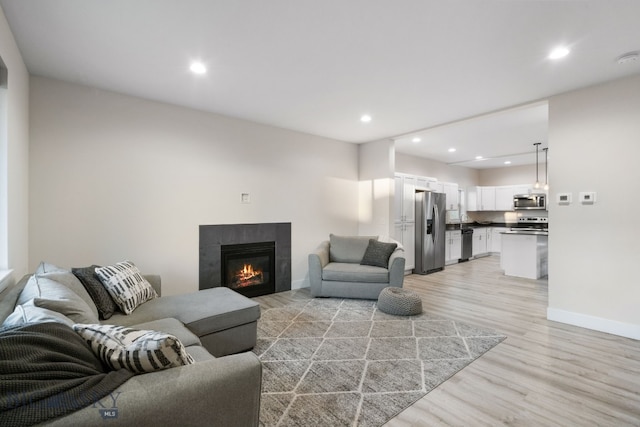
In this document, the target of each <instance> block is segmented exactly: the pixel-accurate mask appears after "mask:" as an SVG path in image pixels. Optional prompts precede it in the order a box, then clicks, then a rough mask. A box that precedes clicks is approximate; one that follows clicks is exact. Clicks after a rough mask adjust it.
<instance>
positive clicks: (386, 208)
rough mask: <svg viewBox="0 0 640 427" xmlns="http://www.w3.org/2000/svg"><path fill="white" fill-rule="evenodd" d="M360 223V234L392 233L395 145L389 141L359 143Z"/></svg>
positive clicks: (381, 234) (378, 234) (387, 234)
mask: <svg viewBox="0 0 640 427" xmlns="http://www.w3.org/2000/svg"><path fill="white" fill-rule="evenodd" d="M358 154H359V162H358V164H359V167H358V170H359V179H360V194H359V197H360V226H359V230H358V234H360V235H361V236H375V235H377V236H390V235H392V234H393V220H394V218H393V206H394V205H393V197H394V190H395V186H394V178H393V174H394V164H395V161H394V159H395V148H394V143H393V141H392V140H390V139H387V140H381V141H373V142H368V143H366V144H360V145H359V146H358Z"/></svg>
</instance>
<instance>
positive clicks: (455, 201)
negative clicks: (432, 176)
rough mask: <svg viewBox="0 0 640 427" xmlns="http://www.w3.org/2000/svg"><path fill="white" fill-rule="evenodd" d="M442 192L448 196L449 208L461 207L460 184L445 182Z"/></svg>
mask: <svg viewBox="0 0 640 427" xmlns="http://www.w3.org/2000/svg"><path fill="white" fill-rule="evenodd" d="M442 190H443V191H442V192H443V193H444V194H445V195H446V196H447V210H448V211H457V210H458V208H459V206H458V205H459V203H460V201H459V198H458V184H455V183H453V182H443V183H442Z"/></svg>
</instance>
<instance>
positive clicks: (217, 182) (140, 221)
mask: <svg viewBox="0 0 640 427" xmlns="http://www.w3.org/2000/svg"><path fill="white" fill-rule="evenodd" d="M31 83H32V85H31V157H30V160H31V164H30V165H31V185H30V197H31V208H30V236H31V237H30V256H29V263H30V267H31V268H35V266H36V265H37V263H39V262H40V261H41V260H47V261H49V262H52V263H54V264H59V265H61V266H65V267H74V266H86V265H89V264H91V263H96V264H107V263H113V262H117V261H120V260H123V259H130V260H132V261H134V262H136V263H137V264H139V266H140V268H141V269H142V270H143V271H145V272H154V273H159V274H161V275H162V276H163V293H165V292H166V294H175V293H181V292H189V291H195V290H197V288H198V238H199V237H198V226H199V225H201V224H231V223H257V222H291V223H292V252H293V259H292V277H293V281H294V283H293V285H294V287H295V286H296V285H298V286H299V285H300V284H301V282H302V281H303V280H304V279H305V276H306V275H307V270H308V268H307V255H308V253H309V252H310V251H311V250H313V249H314V248H315V247H316V246H317V245H318V243H319V242H320V241H321V240H324V239H327V238H328V235H329V233H338V234H356V233H357V231H358V147H357V146H356V145H354V144H349V143H345V142H339V141H334V140H330V139H325V138H320V137H315V136H311V135H306V134H301V133H297V132H292V131H288V130H283V129H277V128H273V127H269V126H264V125H259V124H255V123H251V122H247V121H243V120H238V119H232V118H227V117H222V116H219V115H215V114H209V113H204V112H199V111H195V110H189V109H185V108H180V107H176V106H171V105H167V104H162V103H157V102H152V101H147V100H143V99H139V98H134V97H130V96H124V95H120V94H116V93H112V92H105V91H101V90H97V89H93V88H88V87H83V86H78V85H73V84H69V83H63V82H60V81H56V80H51V79H46V78H41V77H32V82H31ZM243 192H248V193H250V198H251V203H250V204H241V203H240V196H241V193H243Z"/></svg>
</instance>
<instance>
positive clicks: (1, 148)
mask: <svg viewBox="0 0 640 427" xmlns="http://www.w3.org/2000/svg"><path fill="white" fill-rule="evenodd" d="M7 82H8V71H7V67H6V66H5V65H4V61H3V60H2V58H1V57H0V291H2V290H3V289H4V288H5V286H6V281H5V280H4V279H5V278H7V277H8V276H9V273H10V271H9V253H8V252H9V240H8V239H9V236H8V233H9V223H8V205H9V202H8V185H9V184H8V181H9V179H8V173H9V171H8V167H9V164H8V160H7V157H8V149H9V147H8V143H7ZM3 282H5V283H3Z"/></svg>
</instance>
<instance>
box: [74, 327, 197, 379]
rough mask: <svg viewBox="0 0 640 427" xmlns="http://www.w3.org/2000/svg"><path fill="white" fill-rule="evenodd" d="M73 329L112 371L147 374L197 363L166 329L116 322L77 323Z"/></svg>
mask: <svg viewBox="0 0 640 427" xmlns="http://www.w3.org/2000/svg"><path fill="white" fill-rule="evenodd" d="M73 329H74V330H75V331H76V332H77V333H78V334H80V336H81V337H82V338H84V339H85V340H86V341H87V343H88V344H89V346H90V347H91V350H93V352H94V354H95V355H96V356H98V357H99V358H100V360H102V361H103V362H104V363H105V364H106V365H107V366H109V367H111V369H113V370H118V369H122V368H124V369H127V370H129V371H132V372H136V373H145V372H153V371H158V370H161V369H167V368H173V367H177V366H184V365H190V364H192V363H193V362H194V361H193V358H192V357H191V356H190V355H189V353H187V350H186V349H185V348H184V345H183V344H182V343H181V342H180V340H178V338H176V337H174V336H172V335H170V334H167V333H164V332H158V331H148V330H138V329H133V328H125V327H123V326H115V325H82V324H77V325H74V326H73Z"/></svg>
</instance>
